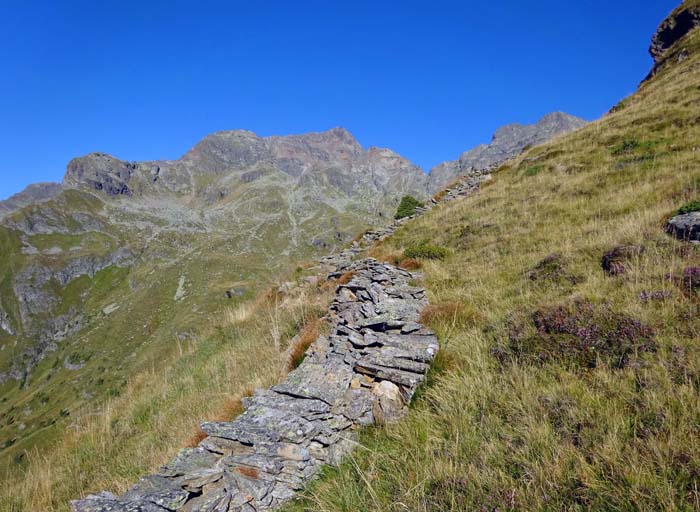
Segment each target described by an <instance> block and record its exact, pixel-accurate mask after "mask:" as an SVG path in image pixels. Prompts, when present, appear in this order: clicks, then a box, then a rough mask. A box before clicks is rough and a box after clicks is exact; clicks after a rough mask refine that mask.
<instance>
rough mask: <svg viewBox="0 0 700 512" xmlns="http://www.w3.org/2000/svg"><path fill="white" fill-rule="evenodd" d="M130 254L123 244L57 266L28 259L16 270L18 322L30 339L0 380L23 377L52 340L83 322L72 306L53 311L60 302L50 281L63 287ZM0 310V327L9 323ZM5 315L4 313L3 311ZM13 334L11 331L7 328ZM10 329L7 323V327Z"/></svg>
mask: <svg viewBox="0 0 700 512" xmlns="http://www.w3.org/2000/svg"><path fill="white" fill-rule="evenodd" d="M133 258H134V256H133V254H132V253H131V252H130V251H129V250H128V249H125V248H121V249H118V250H117V251H115V252H113V253H111V254H108V255H105V256H101V257H97V256H84V257H79V258H74V259H72V260H69V261H68V262H67V264H66V265H65V266H63V267H61V268H58V269H52V268H50V267H47V266H44V265H42V264H41V263H39V262H35V263H32V264H30V265H28V266H27V267H26V268H24V269H23V270H22V271H21V272H19V273H18V274H17V275H16V276H15V279H14V284H13V291H14V296H15V297H16V299H17V304H18V310H19V322H20V324H21V329H22V332H23V334H24V335H26V336H29V337H31V338H32V340H33V344H32V345H31V346H30V347H28V348H27V349H26V350H25V351H24V352H23V353H22V357H21V358H20V359H18V360H15V361H13V363H12V366H11V368H10V371H8V372H5V373H3V374H2V376H0V382H4V381H6V380H10V379H12V380H18V381H24V380H26V378H27V377H28V376H29V374H30V373H31V371H32V369H33V368H34V367H35V366H36V365H37V364H38V363H39V362H40V361H42V360H43V359H44V357H46V354H48V353H49V352H52V351H54V350H55V349H56V346H57V345H56V344H57V343H58V342H60V341H62V340H64V339H66V338H67V337H69V336H72V335H74V334H76V333H77V332H78V331H80V330H81V329H82V327H83V324H84V318H83V315H82V313H80V312H79V311H77V310H76V309H75V308H74V307H72V308H70V311H68V312H67V313H65V314H62V315H54V312H55V311H56V309H57V308H58V305H59V304H60V298H59V297H57V296H56V295H55V294H54V292H53V291H52V289H51V286H50V283H51V282H52V281H54V282H56V283H57V284H58V285H60V286H61V287H64V288H65V287H66V286H67V285H68V284H70V283H71V282H72V281H74V280H75V279H77V278H79V277H80V276H89V277H90V278H93V277H94V276H95V274H97V273H98V272H100V271H101V270H104V269H106V268H108V267H112V266H116V267H125V266H129V265H131V264H132V262H133ZM2 315H3V313H2V312H1V311H0V327H2V326H3V324H5V325H6V326H8V327H9V323H8V322H9V318H5V321H3V316H2ZM5 316H6V315H5ZM3 329H4V330H6V331H7V332H8V333H10V334H14V331H12V332H10V331H9V330H7V329H5V327H3ZM10 329H11V327H10Z"/></svg>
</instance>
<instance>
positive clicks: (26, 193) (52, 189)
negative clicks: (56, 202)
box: [0, 182, 61, 217]
mask: <svg viewBox="0 0 700 512" xmlns="http://www.w3.org/2000/svg"><path fill="white" fill-rule="evenodd" d="M60 191H61V185H60V184H58V183H51V182H47V183H33V184H31V185H29V186H28V187H27V188H25V189H24V190H22V191H21V192H18V193H16V194H14V195H12V196H10V197H9V198H7V199H5V200H4V201H0V217H3V216H4V215H8V214H10V213H12V212H15V211H17V210H19V209H21V208H24V207H25V206H27V205H30V204H33V203H41V202H43V201H48V200H49V199H52V198H53V197H55V196H56V195H57V194H58V193H59V192H60Z"/></svg>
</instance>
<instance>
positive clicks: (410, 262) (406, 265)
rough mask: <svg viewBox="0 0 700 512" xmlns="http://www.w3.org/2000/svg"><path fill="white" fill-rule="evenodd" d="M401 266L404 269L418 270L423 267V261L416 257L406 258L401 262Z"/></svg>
mask: <svg viewBox="0 0 700 512" xmlns="http://www.w3.org/2000/svg"><path fill="white" fill-rule="evenodd" d="M399 267H401V268H402V269H404V270H409V271H410V270H418V269H420V268H422V267H423V263H421V261H420V260H417V259H415V258H404V259H402V260H401V262H400V263H399Z"/></svg>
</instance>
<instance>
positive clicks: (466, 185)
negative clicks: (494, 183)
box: [440, 167, 495, 202]
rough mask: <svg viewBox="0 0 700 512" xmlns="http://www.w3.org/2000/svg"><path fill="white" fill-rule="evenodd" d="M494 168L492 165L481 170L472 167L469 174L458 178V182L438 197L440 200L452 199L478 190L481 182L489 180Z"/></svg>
mask: <svg viewBox="0 0 700 512" xmlns="http://www.w3.org/2000/svg"><path fill="white" fill-rule="evenodd" d="M494 169H495V168H494V167H490V168H488V169H483V170H478V169H472V170H471V171H470V172H469V174H467V175H466V176H464V177H463V178H462V179H460V181H459V182H458V183H456V184H455V185H454V186H453V187H451V188H448V189H447V191H446V193H445V194H443V196H442V198H441V199H440V202H448V201H454V200H455V199H459V198H461V197H466V196H468V195H471V194H473V193H474V192H476V191H478V190H479V187H480V186H481V184H482V183H483V182H485V181H489V180H491V173H492V172H493V171H494Z"/></svg>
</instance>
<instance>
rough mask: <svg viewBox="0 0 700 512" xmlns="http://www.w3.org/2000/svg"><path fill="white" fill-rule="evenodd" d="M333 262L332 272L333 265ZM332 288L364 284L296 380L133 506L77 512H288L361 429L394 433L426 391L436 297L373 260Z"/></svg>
mask: <svg viewBox="0 0 700 512" xmlns="http://www.w3.org/2000/svg"><path fill="white" fill-rule="evenodd" d="M327 261H328V260H326V262H327ZM336 262H337V266H335V268H334V269H333V271H332V272H331V273H330V274H329V278H333V277H337V276H339V275H342V274H344V273H346V272H352V273H353V278H352V279H351V280H350V281H349V282H348V283H347V284H343V285H340V286H339V287H338V288H337V291H336V298H335V300H334V302H333V304H332V305H331V308H330V317H331V321H332V326H331V334H330V336H329V337H328V338H326V337H325V336H320V337H319V338H318V339H317V340H316V341H315V342H314V343H313V344H312V346H311V347H310V348H309V350H308V351H307V354H306V358H305V359H304V361H303V362H302V363H301V365H300V366H299V367H298V368H297V369H295V370H294V371H292V372H291V373H290V374H289V375H288V377H287V379H286V380H285V381H284V382H282V383H280V384H278V385H276V386H274V387H273V388H271V389H267V390H258V391H256V392H255V394H254V395H253V396H252V397H250V398H248V399H246V400H245V401H244V407H245V412H244V413H243V414H242V415H240V416H239V417H238V418H236V419H234V420H233V421H230V422H214V423H211V422H208V423H203V424H202V430H203V431H204V432H205V433H206V434H207V435H208V437H207V438H205V439H204V440H203V441H202V442H201V443H200V444H199V446H198V447H196V448H188V449H185V450H183V451H181V452H180V453H179V454H178V455H177V456H176V457H175V458H174V459H173V460H172V461H170V462H169V463H168V464H167V465H166V466H164V467H163V468H161V470H160V471H159V473H157V474H155V475H151V476H147V477H145V478H142V479H141V480H140V481H139V482H138V483H137V484H136V485H134V486H133V487H132V488H131V489H129V490H128V491H127V492H126V493H125V494H124V495H123V496H115V495H113V494H110V493H106V492H102V493H99V494H95V495H91V496H88V497H87V498H85V499H83V500H78V501H74V502H73V503H72V509H73V511H74V512H108V511H110V512H120V511H130V510H144V511H146V510H152V511H166V510H170V511H174V510H182V511H190V512H194V511H202V512H204V511H220V512H226V511H250V512H253V511H262V510H272V509H276V508H278V507H279V506H280V505H282V504H283V503H285V502H287V501H289V500H290V499H292V498H293V497H294V495H295V493H296V492H297V491H298V490H300V489H302V488H303V487H304V485H305V484H306V483H307V482H308V481H309V480H310V479H311V478H312V477H313V476H314V475H316V474H317V473H318V472H319V470H320V469H321V467H322V466H323V465H326V464H338V463H339V462H340V460H341V459H342V457H343V456H344V455H346V454H347V453H349V452H350V451H351V450H352V449H353V448H354V446H355V445H356V442H357V429H358V428H359V427H361V426H366V425H370V424H372V423H374V422H375V421H376V422H393V421H397V420H399V419H400V418H401V416H402V415H403V414H404V413H405V411H406V407H407V404H408V403H409V402H410V400H411V398H412V397H413V395H414V394H415V392H416V389H417V388H418V386H419V385H420V384H421V383H422V382H423V381H424V379H425V375H426V373H427V371H428V369H429V367H430V363H431V361H432V360H433V359H434V357H435V355H436V353H437V350H438V342H437V337H436V336H435V334H434V333H433V332H432V331H430V330H428V329H426V328H425V327H424V326H423V325H421V324H420V323H419V317H420V311H421V309H422V308H423V307H424V306H425V305H426V304H427V302H426V299H425V291H424V290H423V289H421V288H416V287H414V286H411V285H409V280H411V279H412V277H413V276H412V275H411V274H410V273H408V272H406V271H404V270H401V269H398V268H396V267H393V266H391V265H386V264H383V263H379V262H377V261H376V260H373V259H365V260H360V261H352V252H350V253H344V254H341V255H338V256H337V260H336Z"/></svg>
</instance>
